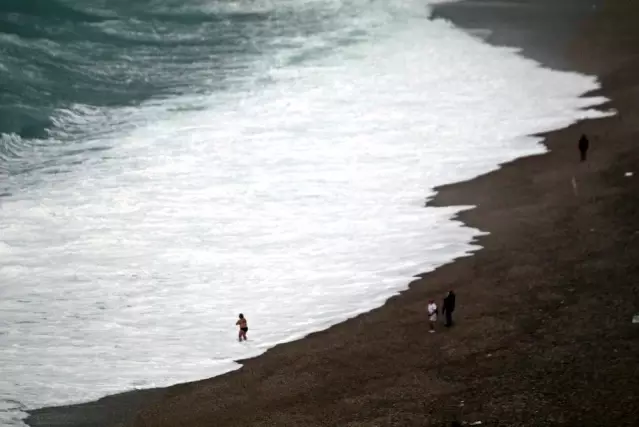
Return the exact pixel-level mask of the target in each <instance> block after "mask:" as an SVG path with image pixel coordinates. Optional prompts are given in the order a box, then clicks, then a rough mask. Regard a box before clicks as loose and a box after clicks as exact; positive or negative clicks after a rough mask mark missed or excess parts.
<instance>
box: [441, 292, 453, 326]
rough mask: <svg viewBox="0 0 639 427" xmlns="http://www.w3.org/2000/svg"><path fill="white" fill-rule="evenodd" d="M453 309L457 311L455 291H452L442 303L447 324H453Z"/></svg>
mask: <svg viewBox="0 0 639 427" xmlns="http://www.w3.org/2000/svg"><path fill="white" fill-rule="evenodd" d="M453 311H455V293H454V292H453V291H450V292H448V294H447V295H446V297H445V298H444V303H443V304H442V313H443V314H444V315H445V316H446V326H451V325H452V324H453Z"/></svg>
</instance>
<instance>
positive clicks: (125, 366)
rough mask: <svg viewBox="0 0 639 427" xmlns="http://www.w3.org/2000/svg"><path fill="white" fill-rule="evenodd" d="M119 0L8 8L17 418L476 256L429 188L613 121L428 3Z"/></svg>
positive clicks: (0, 219) (6, 403)
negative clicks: (566, 130)
mask: <svg viewBox="0 0 639 427" xmlns="http://www.w3.org/2000/svg"><path fill="white" fill-rule="evenodd" d="M80 4H82V6H81V7H82V8H80ZM106 4H107V2H100V1H93V2H82V3H80V2H78V4H77V5H75V7H76V9H69V7H68V6H69V5H72V6H73V2H66V3H65V2H46V3H40V2H37V1H33V2H27V3H16V2H12V1H10V2H8V3H7V5H6V6H5V5H3V6H2V7H3V8H10V7H13V8H14V9H13V10H12V11H11V13H7V14H5V15H6V16H4V17H3V19H4V20H0V30H2V29H3V28H4V29H5V33H4V34H0V46H3V48H4V49H5V50H6V51H7V52H13V54H14V56H7V57H5V56H3V57H2V58H0V74H1V73H5V76H4V77H2V78H0V81H3V82H5V83H6V82H7V81H9V80H7V79H6V78H9V77H10V78H12V79H13V81H10V83H8V84H5V85H4V86H2V89H3V90H2V92H1V93H0V100H2V104H1V105H2V107H1V108H9V110H10V111H11V112H12V114H13V116H11V118H10V119H7V120H6V121H2V122H0V131H3V132H4V134H3V137H2V143H1V145H0V153H1V154H0V156H1V157H0V159H1V160H0V174H2V186H3V188H0V193H3V194H4V195H3V196H1V197H0V256H1V259H2V261H1V262H0V366H2V375H1V376H0V422H1V423H3V425H5V424H6V425H19V421H18V419H19V418H21V417H22V415H23V413H22V411H23V410H24V409H25V408H35V407H40V406H44V405H55V404H63V403H71V402H79V401H85V400H89V399H94V398H98V397H100V396H103V395H105V394H108V393H112V392H118V391H123V390H127V389H132V388H143V387H152V386H163V385H168V384H173V383H176V382H182V381H189V380H195V379H200V378H203V377H210V376H213V375H216V374H220V373H223V372H226V371H229V370H232V369H236V368H238V367H239V366H238V365H237V364H235V363H234V362H233V360H235V359H239V358H246V357H250V356H254V355H257V354H259V353H261V352H263V351H264V350H265V349H267V348H269V347H271V346H273V345H275V344H277V343H280V342H284V341H288V340H292V339H295V338H299V337H302V336H304V335H306V334H308V333H309V332H311V331H314V330H318V329H322V328H325V327H328V326H329V325H332V324H334V323H336V322H339V321H342V320H345V319H347V318H349V317H352V316H354V315H356V314H358V313H361V312H364V311H368V310H370V309H372V308H374V307H376V306H379V305H380V304H382V303H383V302H384V301H385V300H386V299H387V298H388V297H390V296H391V295H393V294H395V293H397V292H398V291H400V290H402V289H405V288H406V286H407V284H408V282H409V281H410V280H411V277H412V276H413V275H415V274H417V273H420V272H425V271H429V270H432V269H433V268H435V267H437V266H439V265H441V264H443V263H446V262H450V261H451V260H453V259H455V258H457V257H460V256H464V255H467V254H469V253H470V252H472V251H473V250H476V249H477V246H475V245H473V243H472V241H473V238H474V237H476V236H477V235H478V234H479V231H478V230H473V229H470V228H467V227H462V225H461V224H460V223H459V222H456V221H452V220H451V217H452V216H454V214H455V213H456V212H458V211H459V210H460V209H463V208H465V207H455V208H424V207H423V205H424V201H425V199H426V198H428V197H430V196H432V195H433V194H434V193H433V190H432V188H433V187H434V186H437V185H441V184H445V183H450V182H455V181H460V180H465V179H469V178H472V177H474V176H477V175H478V174H481V173H485V172H487V171H490V170H492V169H494V168H496V167H497V165H498V164H499V163H501V162H505V161H508V160H512V159H514V158H516V157H519V156H524V155H529V154H535V153H541V152H543V150H544V149H543V147H542V146H541V145H540V144H539V140H538V139H536V138H532V137H528V136H526V135H530V134H534V133H539V132H542V131H548V130H552V129H557V128H561V127H564V126H566V125H568V124H570V123H572V122H574V121H576V120H578V119H580V118H584V117H595V116H598V115H600V113H596V112H593V111H584V109H585V108H587V107H589V106H593V105H595V104H598V103H600V102H602V99H600V98H588V99H584V98H580V97H579V96H580V95H582V94H583V93H585V92H587V91H589V90H592V89H594V88H596V87H597V83H596V80H595V79H594V78H591V77H586V76H581V75H577V74H573V73H560V72H555V71H551V70H548V69H543V68H541V67H540V66H539V65H538V64H536V63H535V62H533V61H530V60H526V59H524V58H522V57H520V56H518V55H517V54H516V52H515V51H514V50H511V49H504V48H496V47H491V46H488V45H486V44H484V43H483V42H482V41H481V39H479V38H474V37H472V36H470V35H467V34H465V33H463V32H462V31H460V30H458V29H456V28H454V27H453V26H452V25H450V24H449V23H447V22H444V21H432V20H429V19H428V17H429V9H428V7H427V4H426V3H424V2H416V1H390V2H385V3H384V4H379V3H376V2H363V1H359V0H355V1H352V2H341V1H319V0H318V1H309V2H297V1H296V2H292V1H290V2H286V1H272V2H257V3H255V2H246V3H244V2H230V3H229V2H223V3H215V2H206V1H191V2H187V3H185V2H183V1H180V2H177V1H173V2H171V1H167V0H164V1H159V0H158V1H143V2H136V3H134V6H133V7H132V6H130V4H129V3H128V2H124V1H122V2H108V5H109V6H108V7H109V8H107V6H106ZM25 5H27V6H29V5H30V6H32V7H31V8H29V7H27V6H25ZM7 17H9V18H7ZM54 18H55V19H54ZM9 24H11V25H13V26H10V25H9ZM45 24H48V26H47V25H45ZM7 28H8V29H9V30H7ZM18 69H22V70H25V72H24V73H18V72H17V71H16V70H18ZM6 70H9V71H6ZM27 71H28V72H27ZM5 77H6V78H5ZM8 88H9V89H8ZM45 101H46V102H45ZM18 104H19V105H20V106H21V108H14V107H15V106H16V105H18ZM27 113H28V114H27ZM6 117H8V116H7V115H5V114H4V110H3V118H6ZM3 120H4V119H3ZM240 311H242V312H244V313H245V314H246V316H247V318H248V320H249V327H250V332H249V338H250V341H249V342H247V343H242V344H240V343H238V342H236V330H235V328H234V323H235V319H236V316H237V313H238V312H240Z"/></svg>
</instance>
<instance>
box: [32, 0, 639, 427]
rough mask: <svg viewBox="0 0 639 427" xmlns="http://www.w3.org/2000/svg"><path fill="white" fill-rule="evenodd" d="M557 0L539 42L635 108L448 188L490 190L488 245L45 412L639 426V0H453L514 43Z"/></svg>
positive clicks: (202, 421)
mask: <svg viewBox="0 0 639 427" xmlns="http://www.w3.org/2000/svg"><path fill="white" fill-rule="evenodd" d="M541 3H544V4H546V3H547V7H544V8H543V9H538V10H536V12H535V13H539V14H542V15H535V16H537V18H536V19H533V20H531V21H530V22H529V23H530V25H531V27H530V30H526V31H528V33H527V34H529V36H527V37H522V38H521V40H524V39H526V40H528V41H527V42H526V43H528V49H525V52H526V53H527V54H528V52H532V53H531V55H532V56H533V57H534V56H535V54H534V52H543V55H545V56H548V57H549V58H550V57H554V58H556V64H554V65H556V66H562V67H564V66H566V64H571V65H572V67H573V68H574V69H576V70H580V71H584V72H587V73H596V74H598V75H599V76H601V79H602V83H603V87H604V89H603V92H602V93H603V94H604V95H605V96H608V97H610V98H612V99H613V101H612V102H611V103H610V105H608V106H606V108H614V109H616V110H618V111H619V115H618V116H615V117H611V118H606V119H600V120H593V121H587V122H582V123H579V124H576V125H574V126H571V127H570V128H567V129H564V130H561V131H558V132H553V133H550V134H548V135H547V138H546V144H547V145H548V146H549V148H550V149H551V151H550V153H548V154H544V155H540V156H533V157H528V158H524V159H519V160H517V161H515V162H512V163H509V164H507V165H505V166H504V167H502V168H501V169H500V170H499V171H496V172H493V173H490V174H487V175H484V176H482V177H479V178H477V179H474V180H472V181H468V182H465V183H459V184H454V185H450V186H445V187H442V188H441V189H440V192H439V193H438V195H437V197H436V198H435V199H434V200H432V201H431V204H432V205H436V206H443V205H469V204H474V205H477V206H478V207H477V208H476V209H474V210H471V211H466V212H464V213H463V214H462V215H460V219H461V220H463V221H464V222H466V223H467V224H469V225H471V226H473V227H477V228H480V229H482V230H486V231H489V232H490V234H489V235H487V236H484V237H482V238H481V239H480V240H479V243H480V244H481V245H482V246H483V247H484V249H482V250H481V251H479V252H477V253H476V254H475V255H474V256H473V257H468V258H463V259H460V260H458V261H456V262H454V263H452V264H448V265H446V266H443V267H441V268H439V269H437V270H436V271H434V272H432V273H429V274H426V275H424V276H423V277H422V278H419V279H418V280H416V281H414V282H413V283H412V284H411V286H410V289H409V290H408V291H406V292H404V293H402V294H401V295H399V296H397V297H394V298H392V299H391V300H389V301H388V302H387V303H386V304H385V305H384V306H383V307H381V308H379V309H376V310H373V311H371V312H369V313H366V314H363V315H361V316H358V317H357V318H355V319H351V320H349V321H347V322H344V323H341V324H339V325H336V326H334V327H332V328H330V329H328V330H326V331H322V332H318V333H315V334H312V335H310V336H309V337H307V338H305V339H303V340H299V341H296V342H292V343H288V344H284V345H280V346H277V347H276V348H274V349H272V350H270V351H268V352H267V353H266V354H264V355H262V356H260V357H257V358H255V359H250V360H247V361H244V362H243V363H244V366H243V368H242V369H240V370H239V371H236V372H233V373H229V374H227V375H223V376H220V377H216V378H213V379H208V380H203V381H199V382H195V383H189V384H181V385H176V386H174V387H169V388H167V389H157V390H150V391H146V392H132V393H125V394H122V395H118V396H112V397H108V398H105V399H102V400H100V401H98V402H94V403H91V404H87V405H75V406H70V407H63V408H47V409H42V410H38V411H34V412H33V414H32V416H31V418H30V419H29V423H30V424H31V425H32V426H33V427H36V426H38V427H39V426H47V427H50V426H68V427H70V426H73V427H80V426H83V427H88V426H116V425H118V426H135V427H155V426H157V427H160V426H161V427H173V426H176V427H177V426H184V427H199V426H216V427H218V426H219V427H223V426H243V427H244V426H349V427H354V426H390V425H397V426H412V425H414V426H426V425H442V426H443V425H450V422H451V421H452V420H455V419H457V420H459V421H460V422H468V423H470V422H474V421H482V423H483V425H504V426H544V425H566V426H568V425H570V426H622V425H623V426H636V425H637V420H639V368H638V366H637V356H638V355H639V324H632V322H631V320H632V316H633V315H634V314H635V313H638V312H639V285H638V284H637V277H639V263H638V262H637V261H636V260H638V259H639V244H638V243H639V198H638V196H637V195H638V194H639V192H638V190H639V150H637V148H636V147H635V144H639V25H637V24H636V23H637V22H639V4H637V3H636V2H632V1H630V0H608V1H607V2H606V6H605V7H603V8H601V9H600V10H599V11H598V12H597V13H596V14H595V15H594V16H592V15H590V14H587V13H586V12H585V11H584V10H583V9H581V8H580V7H581V6H578V4H579V3H583V2H576V1H573V0H570V1H567V2H565V3H563V2H556V3H561V7H560V9H561V10H562V11H561V12H558V10H559V9H557V8H556V6H555V5H552V4H551V3H550V2H547V1H546V0H544V1H542V2H535V1H534V0H519V1H502V2H494V1H493V2H491V1H485V0H475V1H473V0H471V1H469V2H466V3H465V4H463V3H460V4H459V5H446V6H442V8H439V9H438V11H437V13H438V14H439V16H445V17H448V18H451V19H452V20H453V21H454V22H457V23H459V24H460V25H462V26H464V25H465V24H464V23H465V22H466V23H468V22H471V24H468V25H466V26H467V27H468V28H477V27H480V28H481V26H485V28H493V29H495V32H493V36H492V37H494V38H493V39H492V40H491V41H492V42H496V43H497V42H498V41H499V40H509V37H508V31H509V28H511V29H514V30H513V31H515V32H517V33H518V34H523V33H526V31H524V32H522V31H523V30H522V29H521V28H522V27H521V26H520V25H518V24H517V23H518V22H519V23H521V22H523V21H521V17H522V16H523V15H521V13H520V12H521V11H519V12H517V13H515V12H513V11H512V10H510V9H509V8H529V9H531V8H534V7H536V6H531V5H534V4H537V5H539V4H541ZM505 4H508V7H506V6H505ZM569 4H572V5H573V7H574V9H572V10H573V11H574V15H570V10H571V9H570V7H568V5H569ZM576 5H577V6H576ZM480 8H481V9H482V10H489V11H486V12H482V14H479V13H478V12H477V10H479V9H480ZM504 10H508V11H507V12H504ZM513 13H514V15H513ZM530 13H532V12H530ZM544 13H545V14H546V15H545V16H547V17H548V20H544V19H542V17H543V16H544V15H543V14H544ZM558 13H562V14H563V15H562V16H563V18H562V19H563V20H564V22H565V23H570V25H572V28H573V29H572V30H571V31H572V34H573V35H574V34H576V32H579V34H580V36H579V37H577V38H572V37H570V34H568V33H570V31H568V32H567V33H563V32H561V34H563V35H561V36H559V35H558V36H557V39H553V40H552V41H553V45H552V46H551V45H548V46H545V47H544V45H543V44H544V43H549V41H548V37H547V34H544V35H543V37H541V36H540V37H537V38H535V37H533V35H534V34H535V28H537V29H538V31H551V30H549V28H550V27H546V26H545V25H547V24H548V23H549V22H550V21H551V20H552V19H555V18H556V17H557V14H558ZM480 15H481V16H483V17H484V19H485V20H484V21H481V22H479V21H477V19H479V16H480ZM513 16H519V18H518V19H520V20H519V21H518V20H517V19H515V18H512V17H513ZM531 16H532V15H531ZM586 16H591V18H589V19H588V20H587V22H585V26H583V27H582V28H580V29H578V28H577V27H576V25H578V24H579V23H581V22H582V21H583V20H582V18H584V17H586ZM509 17H510V18H509ZM471 18H472V19H471ZM465 19H466V21H464V20H465ZM509 19H514V20H513V21H509ZM524 21H525V20H524ZM526 22H528V21H526ZM534 22H538V24H535V23H534ZM540 23H543V24H540ZM535 25H537V27H535ZM566 25H568V24H566ZM491 26H492V27H491ZM561 28H562V31H564V30H566V28H564V27H561ZM566 31H567V30H566ZM558 34H559V33H558ZM515 38H516V37H515ZM531 40H532V41H531ZM534 40H536V41H534ZM544 40H546V41H544ZM564 48H565V49H566V50H565V51H564ZM537 59H541V58H540V57H539V56H538V57H537ZM548 63H551V62H548ZM582 132H585V133H586V134H588V135H589V136H590V139H591V149H590V151H589V159H588V161H587V162H585V163H581V162H579V155H578V151H577V140H578V138H579V135H580V134H581V133H582ZM627 172H634V174H633V175H632V176H626V173H627ZM448 289H454V290H455V291H456V293H457V297H458V307H457V311H456V312H455V318H456V325H455V326H454V327H453V328H451V329H445V328H443V327H440V328H439V330H438V331H437V332H436V333H435V334H428V333H427V328H428V326H427V322H426V315H425V306H426V302H427V300H428V299H430V298H432V297H434V298H437V300H438V301H439V302H441V298H442V297H443V295H444V293H445V291H447V290H448Z"/></svg>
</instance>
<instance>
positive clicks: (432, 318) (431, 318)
mask: <svg viewBox="0 0 639 427" xmlns="http://www.w3.org/2000/svg"><path fill="white" fill-rule="evenodd" d="M435 322H437V304H435V300H430V301H428V323H429V326H430V330H429V331H428V332H430V333H431V334H432V333H433V332H435Z"/></svg>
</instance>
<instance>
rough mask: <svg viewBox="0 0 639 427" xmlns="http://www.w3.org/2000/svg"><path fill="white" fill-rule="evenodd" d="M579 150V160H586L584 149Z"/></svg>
mask: <svg viewBox="0 0 639 427" xmlns="http://www.w3.org/2000/svg"><path fill="white" fill-rule="evenodd" d="M580 152H581V161H582V162H585V161H586V150H580Z"/></svg>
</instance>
